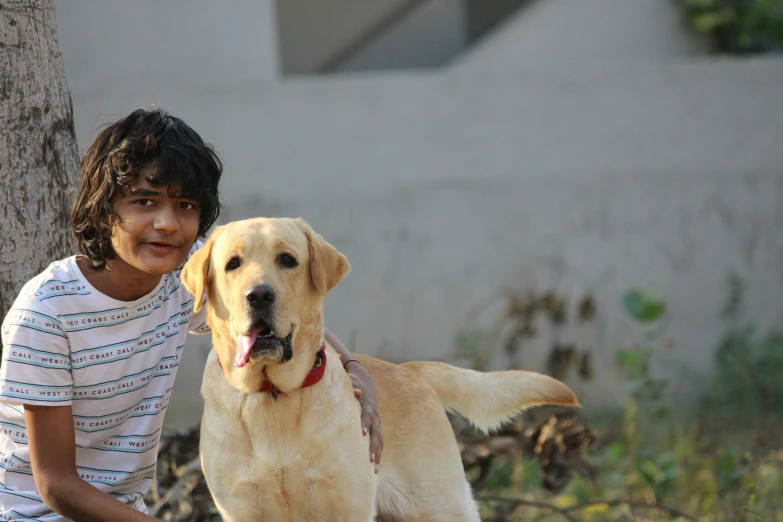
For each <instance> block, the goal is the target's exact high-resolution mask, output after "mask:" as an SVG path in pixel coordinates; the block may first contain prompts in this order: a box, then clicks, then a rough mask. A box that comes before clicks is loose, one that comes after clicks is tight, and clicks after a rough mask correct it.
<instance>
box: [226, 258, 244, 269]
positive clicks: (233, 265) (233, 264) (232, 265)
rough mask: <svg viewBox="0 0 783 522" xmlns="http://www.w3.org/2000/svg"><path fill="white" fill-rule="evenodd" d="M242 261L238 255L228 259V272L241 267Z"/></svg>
mask: <svg viewBox="0 0 783 522" xmlns="http://www.w3.org/2000/svg"><path fill="white" fill-rule="evenodd" d="M241 264H242V262H241V261H240V260H239V258H238V257H237V256H234V257H232V258H231V259H229V260H228V263H226V272H231V271H232V270H236V269H237V268H239V265H241Z"/></svg>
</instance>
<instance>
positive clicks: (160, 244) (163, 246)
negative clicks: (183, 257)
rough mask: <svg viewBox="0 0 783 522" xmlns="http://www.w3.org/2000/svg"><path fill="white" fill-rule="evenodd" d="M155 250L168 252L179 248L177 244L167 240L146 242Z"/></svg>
mask: <svg viewBox="0 0 783 522" xmlns="http://www.w3.org/2000/svg"><path fill="white" fill-rule="evenodd" d="M145 245H147V247H149V248H150V250H152V251H153V252H156V253H160V254H166V253H169V252H171V251H172V250H176V249H177V245H175V244H174V243H169V242H166V241H150V242H147V243H145Z"/></svg>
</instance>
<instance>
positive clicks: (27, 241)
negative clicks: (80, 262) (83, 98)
mask: <svg viewBox="0 0 783 522" xmlns="http://www.w3.org/2000/svg"><path fill="white" fill-rule="evenodd" d="M78 177H79V149H78V147H77V145H76V135H75V132H74V126H73V106H72V105H71V95H70V92H69V91H68V85H67V83H66V80H65V69H64V67H63V60H62V55H61V54H60V46H59V43H58V40H57V22H56V20H55V8H54V0H0V320H1V319H2V318H4V317H5V314H6V313H7V311H8V309H9V308H10V306H11V304H12V303H13V301H14V299H15V298H16V295H17V293H18V292H19V290H20V289H21V288H22V286H23V285H24V283H25V282H26V281H27V280H28V279H30V278H31V277H33V276H34V275H36V274H37V273H39V272H40V271H41V270H43V269H44V268H45V267H46V266H47V265H48V264H49V263H51V262H52V261H54V260H56V259H61V258H63V257H66V256H68V255H71V254H72V253H73V252H74V248H73V245H74V243H73V241H72V235H71V231H70V209H71V203H72V201H73V198H74V196H75V193H76V186H77V182H78ZM0 348H1V347H0Z"/></svg>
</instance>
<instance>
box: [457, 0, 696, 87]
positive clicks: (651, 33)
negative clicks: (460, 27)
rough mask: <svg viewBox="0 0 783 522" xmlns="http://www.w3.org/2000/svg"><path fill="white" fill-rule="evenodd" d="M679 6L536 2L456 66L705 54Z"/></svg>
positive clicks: (610, 0) (649, 0)
mask: <svg viewBox="0 0 783 522" xmlns="http://www.w3.org/2000/svg"><path fill="white" fill-rule="evenodd" d="M678 3H679V2H677V1H676V0H531V2H530V5H527V6H524V7H522V8H521V9H520V10H519V11H518V12H517V13H516V14H515V15H514V16H512V17H511V18H509V19H508V20H507V21H506V22H504V23H503V25H502V26H501V27H499V28H497V29H496V30H495V31H494V32H492V33H491V34H489V35H488V36H487V37H486V38H484V39H483V40H482V41H480V42H479V43H478V44H477V45H475V46H473V47H472V48H470V49H468V50H467V51H466V52H465V53H464V54H463V55H461V56H460V57H458V58H457V59H456V60H455V61H454V63H453V64H452V69H453V71H454V72H458V73H464V74H472V75H475V74H481V73H488V72H491V71H496V72H501V71H509V70H514V69H519V68H539V69H542V68H543V69H552V68H555V69H562V68H566V69H568V68H571V69H573V68H574V67H586V68H589V67H592V66H594V65H595V64H597V63H601V62H607V63H617V64H623V65H625V66H631V67H633V66H636V65H638V64H640V63H659V62H666V61H671V60H684V59H688V58H691V57H694V56H700V55H703V54H705V51H706V49H707V47H706V42H705V41H704V40H703V39H702V38H700V37H698V36H697V35H695V34H694V33H693V31H691V30H690V29H689V28H688V26H687V24H686V22H685V20H684V17H683V15H682V8H681V7H680V6H679V5H678Z"/></svg>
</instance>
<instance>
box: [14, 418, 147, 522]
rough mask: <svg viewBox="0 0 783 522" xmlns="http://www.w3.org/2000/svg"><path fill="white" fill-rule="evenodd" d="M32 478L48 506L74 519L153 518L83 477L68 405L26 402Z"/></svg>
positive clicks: (143, 521)
mask: <svg viewBox="0 0 783 522" xmlns="http://www.w3.org/2000/svg"><path fill="white" fill-rule="evenodd" d="M24 417H25V422H26V424H27V435H28V441H27V442H28V445H29V448H30V461H31V463H32V467H33V478H34V479H35V484H36V486H38V491H39V492H40V493H41V498H42V499H43V501H44V503H46V505H47V506H48V507H49V509H51V510H53V511H55V512H57V513H59V514H61V515H62V516H64V517H66V518H68V519H71V520H73V521H74V522H150V521H154V520H155V519H154V518H152V517H150V516H148V515H145V514H144V513H141V512H140V511H137V510H136V509H134V508H132V507H131V506H129V505H127V504H123V503H122V502H120V501H119V500H117V499H115V498H113V497H112V496H111V495H108V494H106V493H104V492H103V491H100V490H99V489H97V488H95V487H93V486H92V485H90V484H88V483H87V482H85V481H84V480H82V479H81V478H80V477H79V475H78V474H77V472H76V451H75V449H76V440H75V436H74V430H73V414H72V412H71V407H70V406H32V405H25V407H24Z"/></svg>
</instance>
